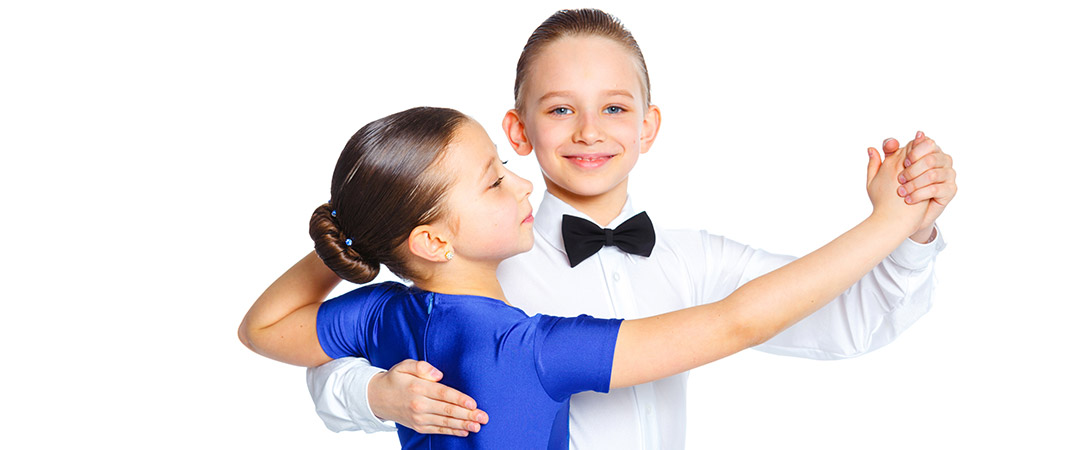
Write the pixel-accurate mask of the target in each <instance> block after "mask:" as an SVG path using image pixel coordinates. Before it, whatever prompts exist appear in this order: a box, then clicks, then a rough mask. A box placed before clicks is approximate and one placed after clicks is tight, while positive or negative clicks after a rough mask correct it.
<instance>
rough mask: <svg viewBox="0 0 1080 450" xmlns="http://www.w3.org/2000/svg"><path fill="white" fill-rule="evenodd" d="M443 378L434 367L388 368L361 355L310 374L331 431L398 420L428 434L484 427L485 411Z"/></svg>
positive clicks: (382, 427) (377, 427)
mask: <svg viewBox="0 0 1080 450" xmlns="http://www.w3.org/2000/svg"><path fill="white" fill-rule="evenodd" d="M440 379H442V373H441V372H439V371H438V370H437V369H435V367H434V366H432V365H431V364H428V363H427V362H425V361H415V360H411V359H407V360H405V361H402V362H400V363H398V364H396V365H394V367H392V368H391V369H390V370H389V371H384V370H382V369H379V368H378V367H374V366H372V365H371V364H370V363H369V362H368V361H367V360H366V359H363V358H341V359H336V360H334V361H331V362H328V363H326V364H323V365H321V366H319V367H314V368H310V369H308V374H307V382H308V390H309V391H310V392H311V400H312V401H314V402H315V411H316V412H317V413H318V414H319V418H321V419H322V420H323V423H325V424H326V427H327V428H329V429H331V430H333V431H355V430H362V431H365V432H367V433H374V432H378V431H394V430H395V429H396V428H394V422H397V423H400V424H401V425H403V426H406V427H408V428H411V429H413V430H415V431H416V432H418V433H424V434H449V435H454V436H468V434H469V432H474V433H475V432H477V431H480V425H481V424H486V423H487V420H488V417H487V413H485V412H484V411H482V410H479V409H477V408H476V401H475V400H473V399H472V398H470V397H469V396H467V395H465V394H462V393H461V392H459V391H457V390H455V389H453V388H450V387H448V386H445V385H442V384H439V383H438V381H439V380H440ZM381 418H386V419H387V420H383V419H381Z"/></svg>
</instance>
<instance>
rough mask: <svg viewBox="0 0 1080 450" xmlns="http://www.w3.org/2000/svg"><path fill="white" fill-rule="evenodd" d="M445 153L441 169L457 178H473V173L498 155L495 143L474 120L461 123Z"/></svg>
mask: <svg viewBox="0 0 1080 450" xmlns="http://www.w3.org/2000/svg"><path fill="white" fill-rule="evenodd" d="M446 152H447V153H446V156H445V159H444V160H443V167H445V168H447V169H449V171H451V172H453V173H454V174H455V175H456V176H458V177H460V176H467V177H468V178H474V177H475V173H474V172H476V173H478V172H479V171H480V170H481V168H482V167H483V166H485V165H487V164H488V162H490V161H491V158H493V157H495V156H497V155H498V152H497V151H496V149H495V143H494V142H492V141H491V138H490V137H489V136H488V134H487V131H485V130H484V127H482V126H480V124H478V123H476V121H474V120H469V121H467V122H465V123H463V124H462V125H461V126H460V127H459V128H458V129H457V130H456V131H455V132H454V139H453V140H452V141H450V145H448V146H447V148H446ZM470 174H472V175H470Z"/></svg>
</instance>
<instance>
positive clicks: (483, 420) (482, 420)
mask: <svg viewBox="0 0 1080 450" xmlns="http://www.w3.org/2000/svg"><path fill="white" fill-rule="evenodd" d="M476 421H477V422H480V423H487V422H488V415H487V414H486V413H480V417H479V418H478V419H477V420H476Z"/></svg>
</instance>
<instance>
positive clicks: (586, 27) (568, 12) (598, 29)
mask: <svg viewBox="0 0 1080 450" xmlns="http://www.w3.org/2000/svg"><path fill="white" fill-rule="evenodd" d="M573 36H600V37H606V38H608V39H611V40H612V41H615V42H617V43H619V44H622V45H623V47H625V48H626V50H628V51H629V52H630V54H631V55H633V56H634V58H636V59H637V64H638V74H639V77H640V78H641V87H642V89H643V90H644V94H645V104H646V105H649V104H652V96H651V88H650V86H649V69H648V68H647V67H646V66H645V57H644V56H642V54H641V48H640V47H638V43H637V41H636V40H635V39H634V35H632V34H630V30H627V29H626V27H624V26H623V24H622V22H620V21H619V19H617V18H616V17H615V16H612V15H611V14H608V13H606V12H603V11H601V10H599V9H564V10H562V11H559V12H556V13H555V14H552V15H551V17H548V18H547V20H545V21H544V23H542V24H540V26H539V27H536V30H535V31H533V33H532V35H531V36H529V40H528V41H527V42H526V43H525V48H523V49H522V50H521V57H519V58H518V63H517V77H516V78H515V79H514V108H516V109H517V110H518V111H522V110H523V109H522V107H523V106H524V105H523V103H522V102H523V100H522V98H521V87H522V86H523V85H524V84H525V80H526V78H527V77H528V76H529V69H530V68H531V66H532V63H533V61H534V60H535V59H536V56H537V55H539V54H540V52H541V51H543V50H544V48H545V47H547V46H548V44H551V43H552V42H555V41H558V40H559V39H562V38H564V37H573Z"/></svg>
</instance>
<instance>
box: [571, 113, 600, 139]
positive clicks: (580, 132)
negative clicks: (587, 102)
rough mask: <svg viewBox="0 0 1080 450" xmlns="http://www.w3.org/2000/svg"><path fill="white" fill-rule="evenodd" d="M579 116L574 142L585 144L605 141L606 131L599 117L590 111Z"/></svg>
mask: <svg viewBox="0 0 1080 450" xmlns="http://www.w3.org/2000/svg"><path fill="white" fill-rule="evenodd" d="M578 117H579V119H578V128H577V130H576V131H575V132H574V142H576V143H579V144H585V145H593V144H596V143H598V142H603V140H604V133H603V130H602V129H601V128H600V124H599V123H598V121H599V117H596V115H595V114H588V113H585V114H580V115H578Z"/></svg>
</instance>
